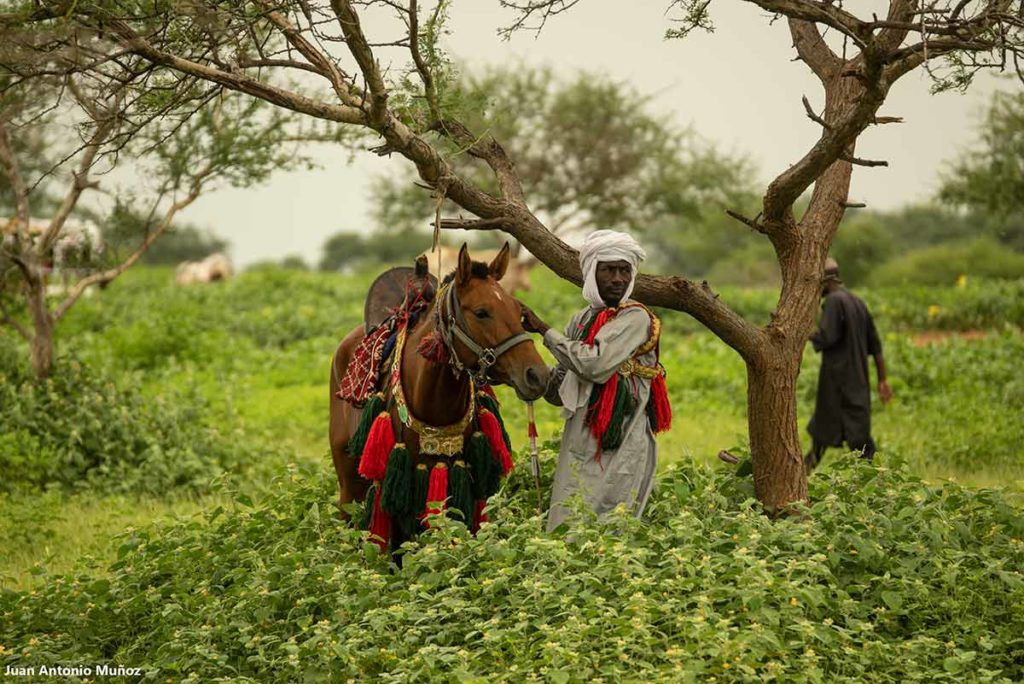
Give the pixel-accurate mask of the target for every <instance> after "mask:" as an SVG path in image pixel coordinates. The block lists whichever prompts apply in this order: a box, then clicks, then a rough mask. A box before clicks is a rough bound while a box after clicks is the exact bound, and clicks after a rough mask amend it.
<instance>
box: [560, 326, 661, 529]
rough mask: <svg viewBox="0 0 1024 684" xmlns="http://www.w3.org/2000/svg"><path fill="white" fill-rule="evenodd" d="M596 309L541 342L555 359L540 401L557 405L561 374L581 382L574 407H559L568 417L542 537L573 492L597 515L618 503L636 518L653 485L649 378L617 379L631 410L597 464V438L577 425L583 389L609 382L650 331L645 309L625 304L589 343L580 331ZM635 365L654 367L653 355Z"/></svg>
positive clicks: (654, 447)
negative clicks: (632, 403) (617, 439)
mask: <svg viewBox="0 0 1024 684" xmlns="http://www.w3.org/2000/svg"><path fill="white" fill-rule="evenodd" d="M598 310H599V309H596V308H593V307H588V308H586V309H584V310H582V311H580V312H579V313H577V314H576V315H575V316H573V317H572V319H571V320H570V321H569V325H567V326H566V329H565V333H564V334H563V333H560V332H558V331H557V330H555V329H553V328H552V329H550V330H548V331H547V332H546V333H545V334H544V344H545V345H546V346H547V348H548V349H550V350H551V353H552V354H553V355H554V357H555V359H556V360H557V361H558V365H557V366H556V368H555V370H554V373H553V374H552V384H551V385H550V386H549V391H548V392H547V395H546V398H547V399H548V401H550V402H551V403H554V404H556V405H557V404H561V403H562V401H561V397H559V395H558V389H559V384H560V383H561V382H562V381H563V378H565V376H566V374H567V373H572V374H574V375H575V376H576V378H577V380H578V381H579V382H580V383H581V386H580V387H579V388H578V389H579V396H580V398H579V403H580V404H582V406H579V405H577V406H576V407H572V406H566V407H564V408H563V415H566V414H567V413H569V412H571V415H566V418H567V419H566V423H565V429H564V431H563V432H562V446H561V449H560V451H559V456H558V467H557V469H556V471H555V481H554V485H553V487H552V492H551V510H550V511H549V512H548V531H549V532H550V531H552V530H554V529H555V528H556V527H558V526H559V525H560V524H562V523H563V522H564V521H565V519H566V517H567V516H568V515H569V510H568V509H567V508H565V506H563V505H562V502H564V501H565V500H566V499H568V498H569V497H571V496H573V495H575V494H581V495H582V496H583V499H584V500H585V501H586V502H587V504H588V505H589V506H590V508H591V509H592V510H593V511H594V512H595V513H597V514H598V515H602V514H605V513H607V512H609V511H611V510H613V509H614V508H615V507H616V506H618V505H619V504H623V505H625V506H626V507H627V508H628V509H629V510H631V511H632V512H633V513H634V515H636V516H637V517H639V516H640V515H641V514H642V513H643V509H644V506H645V505H646V504H647V498H648V497H649V496H650V493H651V488H652V487H653V485H654V471H655V469H656V468H657V464H658V447H657V443H656V442H655V440H654V433H653V432H652V431H651V427H650V425H649V424H648V422H647V402H648V401H649V399H650V395H651V381H650V380H646V379H644V378H640V377H637V376H632V375H631V376H625V377H623V378H621V379H620V385H619V387H620V388H624V389H625V388H628V389H629V390H630V391H632V392H633V395H634V397H635V398H636V410H635V411H634V413H633V415H632V416H630V418H629V419H628V420H629V424H628V426H627V427H626V429H625V430H624V437H623V440H622V444H621V445H620V446H619V448H618V449H615V450H614V451H604V452H602V453H601V459H600V461H598V460H597V459H596V458H595V456H596V454H597V449H598V444H597V439H596V438H595V437H594V436H593V435H592V434H591V433H590V428H589V427H588V426H587V425H586V424H585V423H584V421H585V419H586V414H587V399H588V398H589V397H590V392H591V389H592V387H593V385H594V384H601V383H604V382H606V381H607V380H608V379H609V378H611V377H612V375H613V374H614V373H615V372H617V371H618V369H619V368H620V367H621V366H622V364H623V363H625V362H626V361H628V360H629V359H630V358H631V357H632V356H633V354H634V352H636V350H637V349H638V348H639V347H640V346H641V345H643V344H644V343H645V342H646V341H647V340H648V338H649V337H650V332H651V319H650V317H649V316H648V315H647V312H646V311H644V309H642V308H640V307H633V308H629V309H626V310H625V311H622V312H620V313H619V314H618V315H617V316H616V317H615V318H613V319H612V320H611V321H609V322H608V323H606V324H605V325H604V326H603V327H602V328H601V330H599V331H598V333H597V336H596V337H595V339H594V344H593V346H591V345H589V344H587V343H586V342H584V341H583V340H582V337H583V326H584V325H585V324H586V322H587V321H588V320H589V318H590V317H591V316H593V315H594V313H596V312H597V311H598ZM638 361H639V362H640V363H642V364H644V365H646V366H654V365H655V364H656V363H657V359H656V357H655V354H654V352H653V351H651V352H648V353H646V354H644V355H642V356H640V357H639V358H638ZM570 394H571V393H570ZM563 396H565V393H563Z"/></svg>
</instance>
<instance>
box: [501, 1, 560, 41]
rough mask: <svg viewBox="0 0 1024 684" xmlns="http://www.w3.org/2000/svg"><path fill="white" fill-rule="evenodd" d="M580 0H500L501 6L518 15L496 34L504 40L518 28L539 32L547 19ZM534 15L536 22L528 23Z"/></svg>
mask: <svg viewBox="0 0 1024 684" xmlns="http://www.w3.org/2000/svg"><path fill="white" fill-rule="evenodd" d="M579 2H580V0H500V3H501V6H502V7H504V8H506V9H511V10H515V11H516V12H518V13H519V16H518V17H517V18H516V20H515V21H513V22H512V23H511V24H510V25H509V26H506V27H504V28H500V29H498V35H499V36H501V37H502V38H505V39H506V40H507V39H509V38H511V37H512V34H513V33H515V32H516V31H519V30H527V31H533V32H534V33H538V34H539V33H540V32H541V31H542V30H543V29H544V25H545V24H547V22H548V19H550V18H551V17H554V16H558V15H559V14H562V13H563V12H568V11H569V10H571V9H572V8H573V7H575V6H576V5H577V4H578V3H579ZM534 17H536V19H537V23H535V24H532V25H530V24H529V22H530V19H531V18H534Z"/></svg>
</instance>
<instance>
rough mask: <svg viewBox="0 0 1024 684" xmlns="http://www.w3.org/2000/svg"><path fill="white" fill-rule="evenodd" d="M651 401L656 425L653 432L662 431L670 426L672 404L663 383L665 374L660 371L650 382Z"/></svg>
mask: <svg viewBox="0 0 1024 684" xmlns="http://www.w3.org/2000/svg"><path fill="white" fill-rule="evenodd" d="M651 401H653V402H654V415H655V416H656V418H657V421H658V425H657V429H655V432H664V431H665V430H668V429H669V428H670V427H672V404H670V403H669V400H668V387H667V386H666V385H665V374H664V373H662V374H660V375H658V377H656V378H654V380H653V381H652V382H651Z"/></svg>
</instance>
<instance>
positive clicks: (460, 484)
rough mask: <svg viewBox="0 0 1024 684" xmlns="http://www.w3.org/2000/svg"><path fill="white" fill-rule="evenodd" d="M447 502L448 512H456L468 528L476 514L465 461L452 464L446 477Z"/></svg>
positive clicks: (471, 485)
mask: <svg viewBox="0 0 1024 684" xmlns="http://www.w3.org/2000/svg"><path fill="white" fill-rule="evenodd" d="M448 500H449V501H450V502H451V505H450V506H449V510H451V509H455V510H457V511H458V512H459V516H460V517H461V519H462V521H463V522H464V523H466V527H470V526H471V525H472V522H473V516H474V515H475V514H476V501H475V499H474V498H473V484H472V482H471V481H470V476H469V469H468V468H467V467H466V462H465V461H462V460H458V461H455V463H453V464H452V468H451V471H450V475H449V477H448Z"/></svg>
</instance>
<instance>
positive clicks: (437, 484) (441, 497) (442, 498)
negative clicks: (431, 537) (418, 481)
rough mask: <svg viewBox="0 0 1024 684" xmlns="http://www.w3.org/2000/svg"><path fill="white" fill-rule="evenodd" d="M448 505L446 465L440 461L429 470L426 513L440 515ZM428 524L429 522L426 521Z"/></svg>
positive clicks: (425, 514)
mask: <svg viewBox="0 0 1024 684" xmlns="http://www.w3.org/2000/svg"><path fill="white" fill-rule="evenodd" d="M447 505H448V466H447V465H445V464H444V463H442V462H438V463H437V464H436V465H434V469H433V470H431V471H430V484H428V485H427V510H426V512H425V513H424V517H426V516H427V515H440V514H441V513H443V512H444V509H445V508H446V507H447ZM428 526H429V523H428Z"/></svg>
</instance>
